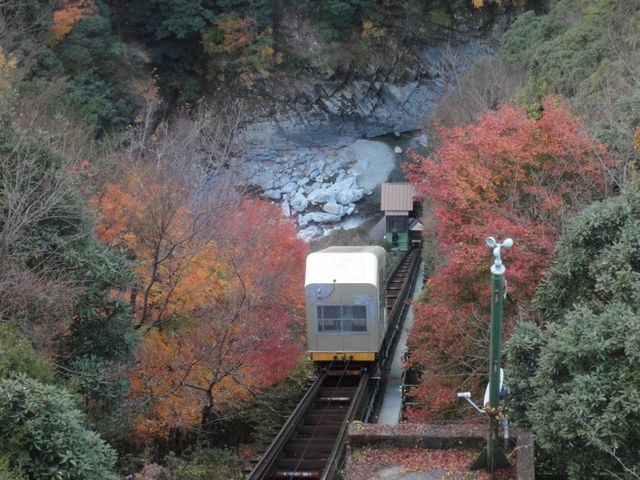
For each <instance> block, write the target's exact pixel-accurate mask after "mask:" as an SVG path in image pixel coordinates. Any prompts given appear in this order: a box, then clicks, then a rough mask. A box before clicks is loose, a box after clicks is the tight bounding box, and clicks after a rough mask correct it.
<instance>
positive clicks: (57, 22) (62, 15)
mask: <svg viewBox="0 0 640 480" xmlns="http://www.w3.org/2000/svg"><path fill="white" fill-rule="evenodd" d="M97 12H98V8H97V7H96V5H95V4H94V3H93V0H62V6H61V7H60V8H59V9H58V10H56V11H55V12H53V27H51V32H52V33H53V36H54V38H55V40H56V42H59V41H60V40H62V39H63V38H64V36H65V35H67V34H68V33H69V32H70V31H71V29H72V28H73V24H74V23H76V22H77V21H78V20H80V19H81V18H82V17H83V16H84V15H94V14H96V13H97Z"/></svg>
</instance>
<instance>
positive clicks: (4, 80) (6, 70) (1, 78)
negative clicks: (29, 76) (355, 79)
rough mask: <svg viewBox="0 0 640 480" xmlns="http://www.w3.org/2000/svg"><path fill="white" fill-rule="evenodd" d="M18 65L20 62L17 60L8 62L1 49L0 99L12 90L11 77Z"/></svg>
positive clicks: (0, 48)
mask: <svg viewBox="0 0 640 480" xmlns="http://www.w3.org/2000/svg"><path fill="white" fill-rule="evenodd" d="M17 65H18V61H17V60H16V59H15V58H11V59H9V60H7V57H5V55H4V52H3V50H2V47H0V97H2V95H4V93H5V92H6V91H7V90H9V89H10V88H11V77H12V75H13V73H14V72H15V69H16V67H17Z"/></svg>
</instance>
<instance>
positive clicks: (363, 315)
mask: <svg viewBox="0 0 640 480" xmlns="http://www.w3.org/2000/svg"><path fill="white" fill-rule="evenodd" d="M317 315H318V333H343V332H347V333H349V332H353V333H367V331H368V328H367V307H366V306H364V305H349V306H342V307H340V306H334V305H317Z"/></svg>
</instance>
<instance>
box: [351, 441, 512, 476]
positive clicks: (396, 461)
mask: <svg viewBox="0 0 640 480" xmlns="http://www.w3.org/2000/svg"><path fill="white" fill-rule="evenodd" d="M505 453H506V454H507V455H509V453H510V452H508V451H507V452H505ZM478 455H479V452H477V451H475V450H462V449H450V450H433V449H424V448H392V449H391V448H387V449H373V448H360V449H354V450H353V451H352V452H351V454H350V455H349V458H348V460H347V472H346V476H345V478H347V479H348V480H374V479H379V478H380V476H379V475H378V474H377V473H376V472H377V471H378V470H380V469H381V468H384V467H390V466H399V467H402V469H403V470H402V471H403V473H407V474H408V473H412V472H428V471H429V470H436V469H439V470H444V471H446V472H447V473H446V475H443V477H442V478H443V479H446V480H462V479H465V480H466V479H468V480H490V479H492V480H513V479H515V478H516V469H515V461H514V457H511V458H509V461H510V462H511V464H512V465H513V468H509V469H503V470H498V471H496V472H494V473H493V475H492V474H491V473H489V472H487V471H485V470H476V471H471V470H469V466H470V465H471V464H472V463H473V462H474V460H475V459H476V458H477V457H478Z"/></svg>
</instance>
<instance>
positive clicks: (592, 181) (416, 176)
mask: <svg viewBox="0 0 640 480" xmlns="http://www.w3.org/2000/svg"><path fill="white" fill-rule="evenodd" d="M543 107H544V110H543V114H542V116H541V117H540V118H539V119H533V118H530V117H529V116H528V115H527V114H526V113H525V111H524V109H522V108H520V107H517V106H513V105H506V106H503V107H502V108H500V109H499V110H498V111H492V112H488V113H487V114H485V115H483V116H482V117H480V118H478V120H477V121H476V123H475V124H474V125H470V126H468V127H466V128H464V129H463V128H451V129H439V131H438V133H439V137H440V140H441V142H440V143H439V145H438V146H437V147H436V149H435V152H434V154H433V155H432V156H431V157H429V158H420V157H417V156H416V157H414V160H415V161H416V164H415V165H413V166H411V167H409V168H408V169H409V175H408V177H409V179H410V181H411V182H412V183H413V184H414V185H415V186H416V189H417V191H418V192H419V193H420V194H422V195H423V196H424V197H425V198H428V199H429V200H430V201H431V203H432V205H433V208H434V209H433V218H432V219H431V220H430V222H429V223H428V225H427V234H428V235H434V236H436V237H437V241H438V244H439V246H438V256H439V258H441V259H443V260H442V261H441V262H439V264H438V265H437V266H436V268H435V271H434V272H430V279H429V281H428V284H427V288H428V295H429V296H428V301H427V303H424V304H417V305H415V317H416V321H415V323H414V327H413V331H412V357H411V361H412V363H413V364H414V365H415V366H420V367H421V368H423V369H424V374H425V381H424V382H423V383H422V385H421V386H420V387H419V388H418V389H417V391H416V392H415V393H416V394H417V396H418V397H420V398H422V399H423V401H424V407H425V408H424V409H423V410H422V411H421V414H422V416H424V414H427V415H433V414H435V413H436V412H442V409H443V407H446V405H447V404H450V403H453V402H456V401H457V398H456V395H455V393H456V392H457V391H460V390H461V389H464V390H470V389H473V388H477V387H478V385H479V383H483V384H484V383H485V382H486V376H485V374H484V372H485V368H486V362H487V358H488V338H487V337H488V325H487V324H488V322H489V313H490V308H489V301H488V300H489V298H490V290H491V274H490V271H489V266H490V265H491V263H492V262H493V257H492V256H491V250H490V249H489V248H488V247H487V246H486V244H485V238H486V237H488V236H493V237H495V238H496V239H497V240H498V241H502V240H504V239H505V238H507V237H511V238H513V239H514V242H515V245H514V247H513V248H512V249H510V250H507V249H503V251H502V253H503V261H504V263H505V265H506V267H507V272H506V275H505V279H506V280H507V282H508V291H509V300H510V301H509V302H506V304H505V309H506V310H505V317H504V321H505V335H508V332H509V329H510V328H511V327H512V326H513V323H514V314H513V310H514V309H517V308H518V307H519V306H521V305H523V304H524V302H526V301H527V300H529V299H530V298H531V297H532V295H533V293H534V291H535V288H536V286H537V284H538V283H539V281H540V278H541V275H542V272H543V269H544V268H545V266H546V265H547V263H548V261H549V260H550V259H551V258H552V256H553V253H554V245H555V242H556V241H557V239H558V238H559V235H560V232H561V231H562V228H563V227H564V225H565V223H566V221H567V220H568V219H569V218H570V217H571V216H572V215H573V214H574V213H575V212H577V211H579V210H580V209H581V208H582V207H583V206H584V205H586V204H588V203H590V202H592V201H593V200H594V199H597V198H602V197H603V196H604V195H605V190H606V186H607V182H606V179H607V177H608V170H609V169H610V168H612V167H613V166H614V163H613V162H612V161H611V160H610V159H609V158H608V157H607V154H606V151H605V149H604V147H603V145H601V144H600V143H598V142H596V141H594V140H593V139H591V138H590V137H588V136H587V135H586V134H584V133H583V132H582V129H581V125H580V123H579V122H578V121H577V119H576V118H574V117H573V116H572V115H571V114H570V112H569V109H568V108H567V107H566V106H565V105H564V104H563V103H562V102H561V101H560V100H559V99H557V98H556V97H553V96H549V97H547V99H546V101H545V102H544V105H543ZM478 375H480V377H478Z"/></svg>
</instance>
